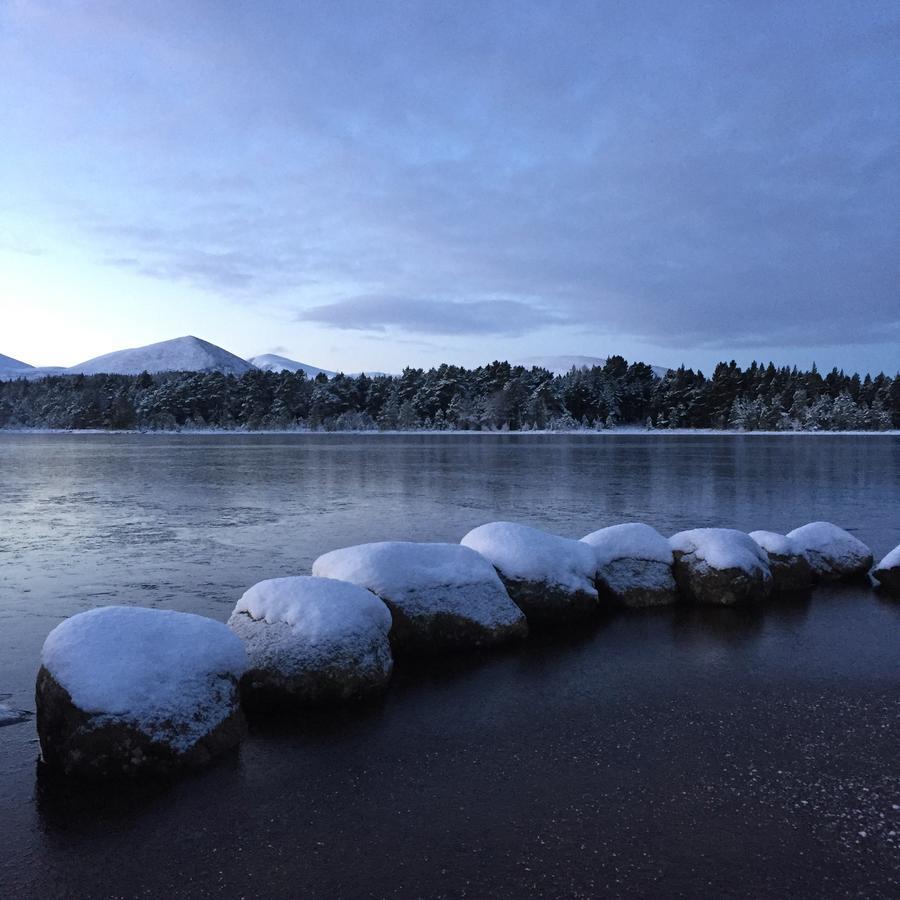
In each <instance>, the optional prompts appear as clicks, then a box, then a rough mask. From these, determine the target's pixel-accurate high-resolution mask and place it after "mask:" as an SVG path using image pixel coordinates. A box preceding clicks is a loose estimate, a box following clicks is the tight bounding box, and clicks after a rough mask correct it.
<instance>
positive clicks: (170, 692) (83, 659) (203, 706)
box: [35, 606, 247, 777]
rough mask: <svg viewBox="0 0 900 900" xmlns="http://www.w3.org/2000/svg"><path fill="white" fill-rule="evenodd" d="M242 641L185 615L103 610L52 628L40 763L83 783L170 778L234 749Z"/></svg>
mask: <svg viewBox="0 0 900 900" xmlns="http://www.w3.org/2000/svg"><path fill="white" fill-rule="evenodd" d="M246 665H247V655H246V653H245V651H244V646H243V644H242V643H241V642H240V640H239V639H238V638H237V637H236V636H235V635H234V634H232V632H231V631H229V629H228V628H227V627H226V626H225V625H223V624H222V623H221V622H215V621H213V620H212V619H206V618H204V617H202V616H195V615H191V614H189V613H180V612H170V611H167V610H158V609H139V608H136V607H123V606H108V607H103V608H100V609H94V610H91V611H89V612H84V613H80V614H79V615H76V616H73V617H72V618H71V619H67V620H66V621H64V622H62V623H61V624H60V625H57V626H56V628H54V629H53V631H51V632H50V634H49V635H48V637H47V640H46V641H45V642H44V647H43V650H42V651H41V668H40V671H39V672H38V677H37V688H36V692H35V700H36V703H37V729H38V736H39V738H40V743H41V752H42V756H43V761H44V763H45V764H46V765H47V766H49V767H51V768H53V769H57V770H59V771H61V772H63V773H66V774H70V775H78V776H88V777H109V776H123V775H124V776H134V775H168V774H170V773H172V772H175V771H177V770H179V769H186V768H196V767H198V766H201V765H204V764H206V763H207V762H209V761H210V760H211V759H212V758H213V757H215V756H217V755H219V754H220V753H223V752H224V751H226V750H228V749H230V748H231V747H234V746H235V745H236V744H237V743H238V742H239V741H240V739H241V738H242V737H243V735H244V732H245V729H246V724H245V721H244V716H243V713H242V712H241V707H240V703H239V689H238V680H239V679H240V677H241V675H242V674H243V672H244V669H245V668H246Z"/></svg>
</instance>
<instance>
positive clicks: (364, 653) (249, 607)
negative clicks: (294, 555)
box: [228, 575, 394, 704]
mask: <svg viewBox="0 0 900 900" xmlns="http://www.w3.org/2000/svg"><path fill="white" fill-rule="evenodd" d="M228 625H229V627H230V628H231V630H232V631H234V633H235V634H236V635H237V636H238V637H239V638H240V639H241V640H242V641H243V642H244V645H245V646H246V648H247V656H248V658H249V666H248V668H247V671H246V672H245V673H244V676H243V678H242V679H241V688H242V692H243V696H244V700H245V701H247V702H248V703H250V704H255V703H260V702H261V703H264V704H272V703H275V704H282V703H300V704H304V703H327V702H331V701H343V700H351V699H357V698H362V697H366V696H369V695H372V694H375V693H378V692H379V691H381V690H383V689H384V687H385V686H386V685H387V683H388V680H389V679H390V677H391V671H392V670H393V668H394V659H393V656H392V655H391V645H390V642H389V641H388V634H389V632H390V630H391V614H390V612H389V610H388V608H387V607H386V606H385V605H384V603H382V602H381V600H379V599H378V598H377V597H376V596H375V595H374V594H373V593H371V592H370V591H367V590H366V589H365V588H361V587H359V586H358V585H355V584H350V583H348V582H346V581H335V580H334V579H332V578H315V577H312V576H309V575H304V576H299V577H296V578H273V579H271V580H269V581H262V582H260V583H259V584H256V585H254V586H253V587H252V588H250V590H248V591H247V592H246V593H245V594H244V596H243V597H241V599H240V600H239V601H238V603H237V605H236V606H235V608H234V612H233V613H232V614H231V618H230V619H229V620H228Z"/></svg>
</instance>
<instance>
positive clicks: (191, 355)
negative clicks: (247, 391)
mask: <svg viewBox="0 0 900 900" xmlns="http://www.w3.org/2000/svg"><path fill="white" fill-rule="evenodd" d="M251 369H253V366H252V365H251V364H250V363H248V362H247V361H246V360H245V359H241V358H240V357H239V356H235V355H234V354H233V353H229V352H228V351H227V350H224V349H222V347H217V346H216V345H215V344H211V343H210V342H209V341H204V340H201V339H200V338H198V337H194V336H193V335H186V336H185V337H180V338H174V339H172V340H170V341H160V342H159V343H157V344H148V345H147V346H146V347H132V348H130V349H128V350H116V351H115V352H113V353H106V354H104V355H103V356H97V357H95V358H94V359H89V360H87V361H85V362H83V363H79V364H78V365H77V366H71V367H70V368H68V369H66V370H65V373H66V374H67V375H77V374H83V375H96V374H99V373H101V372H103V373H107V374H110V375H140V374H141V372H150V373H153V372H224V373H225V374H226V375H243V374H244V373H245V372H249V371H251Z"/></svg>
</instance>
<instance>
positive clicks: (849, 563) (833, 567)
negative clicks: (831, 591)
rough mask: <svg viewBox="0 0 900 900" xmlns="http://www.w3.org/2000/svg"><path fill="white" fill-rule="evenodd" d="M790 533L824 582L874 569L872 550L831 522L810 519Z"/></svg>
mask: <svg viewBox="0 0 900 900" xmlns="http://www.w3.org/2000/svg"><path fill="white" fill-rule="evenodd" d="M787 536H788V537H789V538H791V539H792V540H793V541H794V542H795V544H796V545H797V546H798V547H799V548H800V549H801V550H802V551H803V553H804V554H805V555H806V558H807V559H808V560H809V564H810V565H811V566H812V570H813V574H814V576H815V577H816V578H817V579H819V580H821V581H838V580H840V579H842V578H853V577H855V576H859V575H865V574H866V572H868V571H869V569H871V568H872V563H873V562H874V560H873V558H872V551H871V550H870V549H869V548H868V547H867V546H866V545H865V544H864V543H863V542H862V541H860V540H859V539H858V538H855V537H854V536H853V535H852V534H850V533H849V532H847V531H844V529H843V528H838V526H837V525H832V524H831V522H810V523H809V525H803V526H801V527H800V528H795V529H794V530H793V531H789V532H788V534H787Z"/></svg>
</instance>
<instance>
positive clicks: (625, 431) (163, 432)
mask: <svg viewBox="0 0 900 900" xmlns="http://www.w3.org/2000/svg"><path fill="white" fill-rule="evenodd" d="M4 434H71V435H75V434H121V435H130V434H138V435H148V436H155V435H158V436H162V437H173V436H190V435H197V436H202V437H208V436H212V435H221V436H229V435H242V436H252V435H323V436H328V437H334V436H335V435H341V434H348V435H355V436H377V435H404V436H410V435H419V434H421V435H428V436H429V437H432V436H435V435H453V436H459V435H466V436H472V435H478V436H487V437H511V436H519V437H524V436H530V435H539V436H541V437H547V436H553V435H565V436H569V437H571V436H573V435H584V436H591V437H612V436H621V437H637V436H648V437H649V436H656V437H665V436H676V437H687V436H690V435H697V436H702V437H706V436H714V435H719V436H722V437H753V436H758V437H799V436H811V437H824V436H834V437H867V436H872V437H874V436H879V437H900V429H897V428H892V429H888V430H886V431H862V430H850V431H763V430H758V431H741V430H739V429H734V428H642V427H640V426H635V427H631V426H627V425H626V426H622V427H621V428H603V429H600V430H595V429H592V428H569V429H557V430H550V429H546V428H544V429H534V430H530V429H525V430H517V431H503V430H488V429H484V430H482V431H476V430H474V429H464V428H415V429H406V430H404V429H386V430H381V429H340V430H334V431H327V430H325V429H316V430H313V429H308V428H253V429H251V428H173V429H162V428H160V429H155V428H154V429H140V428H6V427H3V428H0V435H4Z"/></svg>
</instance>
